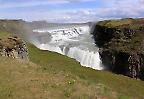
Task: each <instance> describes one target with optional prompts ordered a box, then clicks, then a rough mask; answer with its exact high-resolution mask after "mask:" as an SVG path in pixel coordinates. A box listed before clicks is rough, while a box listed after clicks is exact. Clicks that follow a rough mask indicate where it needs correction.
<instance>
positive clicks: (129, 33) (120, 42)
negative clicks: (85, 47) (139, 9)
mask: <svg viewBox="0 0 144 99" xmlns="http://www.w3.org/2000/svg"><path fill="white" fill-rule="evenodd" d="M93 35H94V39H95V42H96V44H97V45H98V46H99V48H100V56H101V59H102V62H103V64H104V65H105V66H106V68H107V69H108V70H110V71H112V72H114V73H117V74H124V75H127V76H130V77H132V78H141V79H143V78H144V19H121V20H107V21H100V22H98V23H97V24H96V26H95V29H94V32H93Z"/></svg>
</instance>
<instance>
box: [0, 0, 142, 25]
mask: <svg viewBox="0 0 144 99" xmlns="http://www.w3.org/2000/svg"><path fill="white" fill-rule="evenodd" d="M88 1H90V0H52V1H50V0H43V1H40V0H32V1H31V2H30V1H29V3H21V4H20V5H16V3H14V4H12V3H11V4H6V5H2V6H1V7H3V8H7V7H27V6H36V5H45V4H65V3H71V2H88ZM91 1H94V0H91ZM33 2H35V3H33ZM102 2H103V5H105V6H104V7H99V8H89V9H88V8H75V9H69V10H64V9H60V10H52V11H45V12H38V11H30V12H20V13H19V14H17V15H16V14H12V13H10V12H5V13H3V18H5V17H7V18H23V19H25V20H47V21H50V22H87V21H95V20H102V19H111V18H124V17H143V16H144V0H102ZM1 7H0V8H1ZM9 16H10V17H9ZM1 17H2V16H1Z"/></svg>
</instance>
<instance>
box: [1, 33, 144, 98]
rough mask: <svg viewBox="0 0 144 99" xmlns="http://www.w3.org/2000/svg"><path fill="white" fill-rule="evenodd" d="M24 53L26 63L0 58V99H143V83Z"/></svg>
mask: <svg viewBox="0 0 144 99" xmlns="http://www.w3.org/2000/svg"><path fill="white" fill-rule="evenodd" d="M6 35H7V33H3V34H2V33H1V34H0V37H2V36H3V37H5V36H6ZM28 49H29V57H30V62H27V61H22V60H15V59H11V58H6V57H0V99H68V98H69V99H143V98H144V96H143V94H144V82H143V81H140V80H135V79H131V78H128V77H125V76H122V75H115V74H113V73H110V72H106V71H96V70H93V69H90V68H86V67H82V66H81V65H80V64H79V63H78V62H76V61H75V60H74V59H70V58H68V57H66V56H63V55H59V54H57V53H54V52H49V51H41V50H39V49H37V48H36V47H35V46H33V45H31V44H28Z"/></svg>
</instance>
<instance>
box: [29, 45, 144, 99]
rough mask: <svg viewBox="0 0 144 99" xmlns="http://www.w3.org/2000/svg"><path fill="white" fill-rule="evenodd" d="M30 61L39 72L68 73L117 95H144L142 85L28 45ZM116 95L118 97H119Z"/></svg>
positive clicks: (143, 86)
mask: <svg viewBox="0 0 144 99" xmlns="http://www.w3.org/2000/svg"><path fill="white" fill-rule="evenodd" d="M29 48H30V49H29V51H30V56H31V60H32V61H33V62H34V63H37V64H39V65H41V71H43V72H51V73H58V72H64V73H70V74H72V75H75V76H78V77H79V78H81V79H83V80H87V81H88V82H89V83H90V84H102V85H104V86H106V90H107V89H110V90H113V91H114V92H117V93H119V95H122V96H123V95H124V96H130V97H135V98H140V97H141V98H142V97H143V94H144V90H143V89H144V83H143V81H138V80H135V79H131V78H128V77H124V76H121V75H115V74H112V73H110V72H104V71H96V70H92V69H90V68H85V67H81V66H80V65H79V63H78V62H75V60H73V59H69V58H67V57H66V56H62V55H59V54H57V53H53V52H48V51H40V50H39V49H37V48H35V47H34V46H32V45H29ZM109 94H111V92H110V93H109ZM119 95H118V96H119Z"/></svg>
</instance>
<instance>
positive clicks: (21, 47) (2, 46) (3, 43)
mask: <svg viewBox="0 0 144 99" xmlns="http://www.w3.org/2000/svg"><path fill="white" fill-rule="evenodd" d="M0 56H6V57H12V58H19V59H24V60H28V51H27V47H26V44H25V42H24V41H23V40H22V39H20V38H18V37H8V38H3V39H0Z"/></svg>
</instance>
